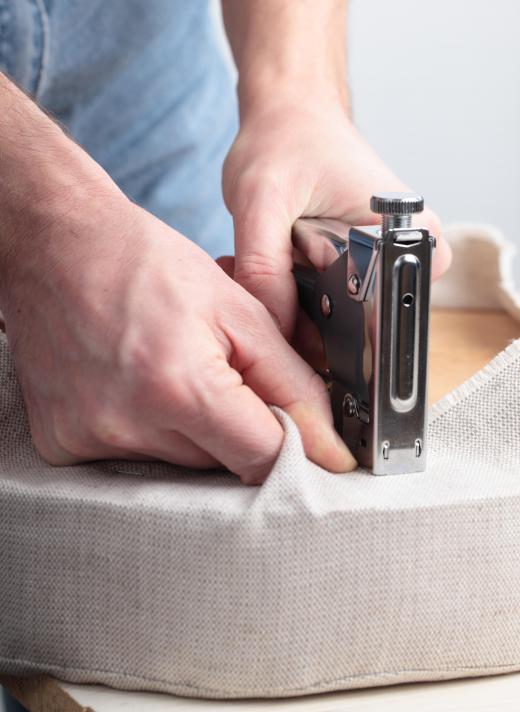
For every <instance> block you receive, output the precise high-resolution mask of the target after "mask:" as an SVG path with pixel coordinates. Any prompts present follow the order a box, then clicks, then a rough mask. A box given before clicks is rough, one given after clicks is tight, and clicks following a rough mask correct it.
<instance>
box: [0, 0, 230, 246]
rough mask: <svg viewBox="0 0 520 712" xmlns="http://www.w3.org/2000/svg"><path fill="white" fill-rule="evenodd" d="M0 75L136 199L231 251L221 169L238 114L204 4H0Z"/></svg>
mask: <svg viewBox="0 0 520 712" xmlns="http://www.w3.org/2000/svg"><path fill="white" fill-rule="evenodd" d="M0 69H1V70H2V71H4V72H5V73H7V74H8V75H9V76H10V77H11V78H12V79H14V80H15V81H16V82H17V83H18V84H19V85H20V86H22V87H23V88H24V89H25V90H26V91H27V92H29V93H30V94H31V95H32V96H34V98H35V99H36V100H37V101H38V102H39V103H40V104H41V105H42V106H43V107H45V108H46V109H47V110H49V111H50V112H51V113H52V114H53V115H54V116H55V117H56V118H57V119H58V120H59V121H60V122H61V123H63V124H64V125H65V127H66V128H67V130H68V132H69V133H70V134H71V135H72V136H73V137H74V138H75V139H76V141H77V142H78V143H79V144H80V145H81V146H83V147H84V148H85V150H86V151H87V152H88V153H89V154H90V155H91V156H92V157H93V158H95V160H96V161H98V162H99V163H100V164H101V165H102V166H103V167H104V168H105V170H106V171H107V172H108V173H109V174H110V175H111V176H112V178H113V179H114V180H115V181H116V183H117V184H118V185H119V186H120V188H121V189H122V190H123V191H124V192H125V193H126V194H127V195H128V196H129V197H130V198H131V199H132V200H134V201H135V202H137V203H138V204H140V205H142V206H143V207H145V208H146V209H147V210H150V211H151V212H152V213H154V214H155V215H157V216H158V217H160V218H161V219H162V220H164V221H165V222H167V223H169V224H170V225H172V226H173V227H175V228H176V229H178V230H180V231H181V232H182V233H183V234H185V235H186V236H187V237H189V238H190V239H192V240H194V241H195V242H197V243H198V244H199V245H201V247H203V248H204V249H205V250H207V251H208V252H209V253H210V254H211V255H213V256H214V257H216V256H218V255H220V254H224V253H230V252H232V224H231V219H230V217H229V215H228V213H227V211H226V209H225V206H224V204H223V200H222V196H221V169H222V162H223V159H224V157H225V154H226V152H227V149H228V148H229V146H230V144H231V141H232V139H233V136H234V134H235V132H236V129H237V108H236V99H235V92H234V87H233V81H232V79H231V76H230V72H229V70H228V68H227V66H226V63H225V60H224V59H223V57H222V56H221V53H220V50H219V46H218V39H217V37H216V33H215V28H214V26H213V21H212V17H211V13H210V8H209V4H208V0H0Z"/></svg>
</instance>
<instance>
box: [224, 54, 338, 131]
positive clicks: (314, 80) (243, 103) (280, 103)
mask: <svg viewBox="0 0 520 712" xmlns="http://www.w3.org/2000/svg"><path fill="white" fill-rule="evenodd" d="M237 92H238V99H239V107H240V121H241V123H244V122H245V121H247V120H249V118H251V117H255V116H257V115H258V114H262V113H266V112H268V111H270V110H272V109H277V108H281V107H284V106H285V107H288V108H290V107H295V108H296V109H298V110H300V109H306V108H309V109H319V107H326V106H330V107H334V108H335V109H338V110H340V111H341V112H343V113H344V114H345V116H346V117H350V113H351V112H350V93H349V88H348V84H347V81H346V78H345V77H344V74H343V73H342V72H340V71H338V72H336V71H335V70H334V69H333V68H330V67H329V68H328V69H327V70H324V71H323V72H316V71H314V72H313V73H311V72H309V73H307V74H305V73H302V72H295V73H287V74H286V75H284V76H277V77H274V76H273V75H272V73H271V71H270V69H264V70H263V71H262V72H259V73H258V74H257V75H256V76H255V77H254V78H250V77H249V76H247V75H245V76H241V77H240V78H239V82H238V86H237Z"/></svg>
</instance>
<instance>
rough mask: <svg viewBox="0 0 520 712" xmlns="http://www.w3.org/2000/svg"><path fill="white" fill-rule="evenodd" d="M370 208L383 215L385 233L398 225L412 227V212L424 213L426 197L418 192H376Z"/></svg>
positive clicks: (371, 199)
mask: <svg viewBox="0 0 520 712" xmlns="http://www.w3.org/2000/svg"><path fill="white" fill-rule="evenodd" d="M370 210H371V211H372V212H373V213H377V214H378V215H382V216H383V226H382V227H383V234H384V233H385V232H386V231H387V230H391V229H392V228H398V227H411V225H412V214H413V213H422V211H423V210H424V198H423V197H422V195H417V194H416V193H375V194H374V195H373V196H372V197H371V198H370Z"/></svg>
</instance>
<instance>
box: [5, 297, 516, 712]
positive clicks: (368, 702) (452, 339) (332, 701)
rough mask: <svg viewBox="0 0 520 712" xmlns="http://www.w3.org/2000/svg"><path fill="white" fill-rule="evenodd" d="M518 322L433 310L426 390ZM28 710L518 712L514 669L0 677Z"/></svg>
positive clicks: (439, 391)
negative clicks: (281, 686)
mask: <svg viewBox="0 0 520 712" xmlns="http://www.w3.org/2000/svg"><path fill="white" fill-rule="evenodd" d="M519 337H520V324H518V323H517V322H514V321H513V320H512V319H511V318H509V317H508V316H506V315H505V314H504V313H502V312H492V311H488V312H482V311H473V312H468V311H463V310H438V311H434V312H433V313H432V322H431V332H430V391H429V402H430V403H434V402H435V401H437V400H439V399H440V398H441V397H442V396H444V395H446V394H447V393H449V392H450V391H451V390H453V388H455V387H457V386H458V385H460V384H461V383H462V382H463V381H465V380H466V379H467V378H469V377H470V376H471V375H473V374H474V373H476V371H478V370H480V369H481V368H482V367H483V366H485V365H486V363H488V362H489V361H490V360H491V359H492V358H493V357H494V356H495V355H496V354H497V353H498V352H499V351H501V350H502V349H504V348H505V347H506V346H507V345H508V344H509V343H510V342H511V341H512V340H513V339H515V338H519ZM0 683H1V684H4V685H5V686H6V687H7V688H8V689H9V690H10V691H11V692H12V694H13V695H14V696H15V697H16V698H17V699H18V700H20V702H22V703H23V704H24V705H25V706H26V707H27V708H28V709H29V710H30V712H123V711H124V712H188V711H190V712H210V711H213V710H215V712H229V711H232V712H238V711H239V710H247V712H254V711H255V710H280V712H318V711H319V712H335V711H336V710H337V711H338V712H339V711H340V710H341V711H342V712H372V711H374V712H375V711H376V710H378V711H380V710H386V709H389V708H392V707H393V708H395V709H400V710H402V711H403V712H405V711H406V710H410V712H411V711H412V710H414V711H415V710H418V709H420V710H421V712H433V711H434V710H435V712H437V711H440V710H443V711H444V710H453V712H466V711H467V712H470V710H471V712H496V711H497V710H500V712H513V711H514V712H517V710H518V709H520V702H519V700H520V673H511V674H508V675H498V676H496V677H483V678H472V679H470V678H468V679H465V680H454V681H449V682H436V683H418V684H409V685H395V686H390V687H383V688H372V689H368V690H352V691H350V692H338V693H329V694H323V695H317V696H313V697H304V698H294V699H289V700H251V701H244V700H238V701H230V702H226V701H224V702H219V701H207V700H190V699H184V698H182V697H174V696H171V695H164V694H153V693H147V692H140V693H137V692H121V691H119V690H111V689H109V688H106V687H102V686H98V685H71V684H68V683H62V682H60V681H58V680H53V679H52V678H49V677H45V676H39V677H35V678H15V677H7V676H4V677H3V678H2V677H0Z"/></svg>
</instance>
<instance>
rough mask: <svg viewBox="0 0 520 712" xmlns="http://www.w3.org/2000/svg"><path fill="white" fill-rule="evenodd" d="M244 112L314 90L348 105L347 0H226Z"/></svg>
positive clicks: (225, 11)
mask: <svg viewBox="0 0 520 712" xmlns="http://www.w3.org/2000/svg"><path fill="white" fill-rule="evenodd" d="M222 8H223V15H224V22H225V26H226V32H227V35H228V38H229V41H230V44H231V48H232V50H233V56H234V58H235V62H236V64H237V67H238V71H239V98H240V108H241V111H242V112H245V111H247V108H248V107H249V106H254V105H255V104H256V103H257V102H261V101H263V100H264V99H266V100H270V98H272V97H273V95H279V94H282V93H283V94H285V95H292V96H294V97H295V98H298V97H299V96H304V95H305V94H309V93H311V94H312V93H313V92H315V93H316V94H317V95H318V94H319V95H320V96H324V95H329V96H330V99H331V100H335V101H337V102H338V103H339V104H341V105H342V106H343V107H344V108H345V110H347V109H348V92H347V79H346V44H345V33H346V16H347V13H346V9H347V2H346V0H320V1H319V2H316V0H283V1H280V0H260V1H259V0H222Z"/></svg>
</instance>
